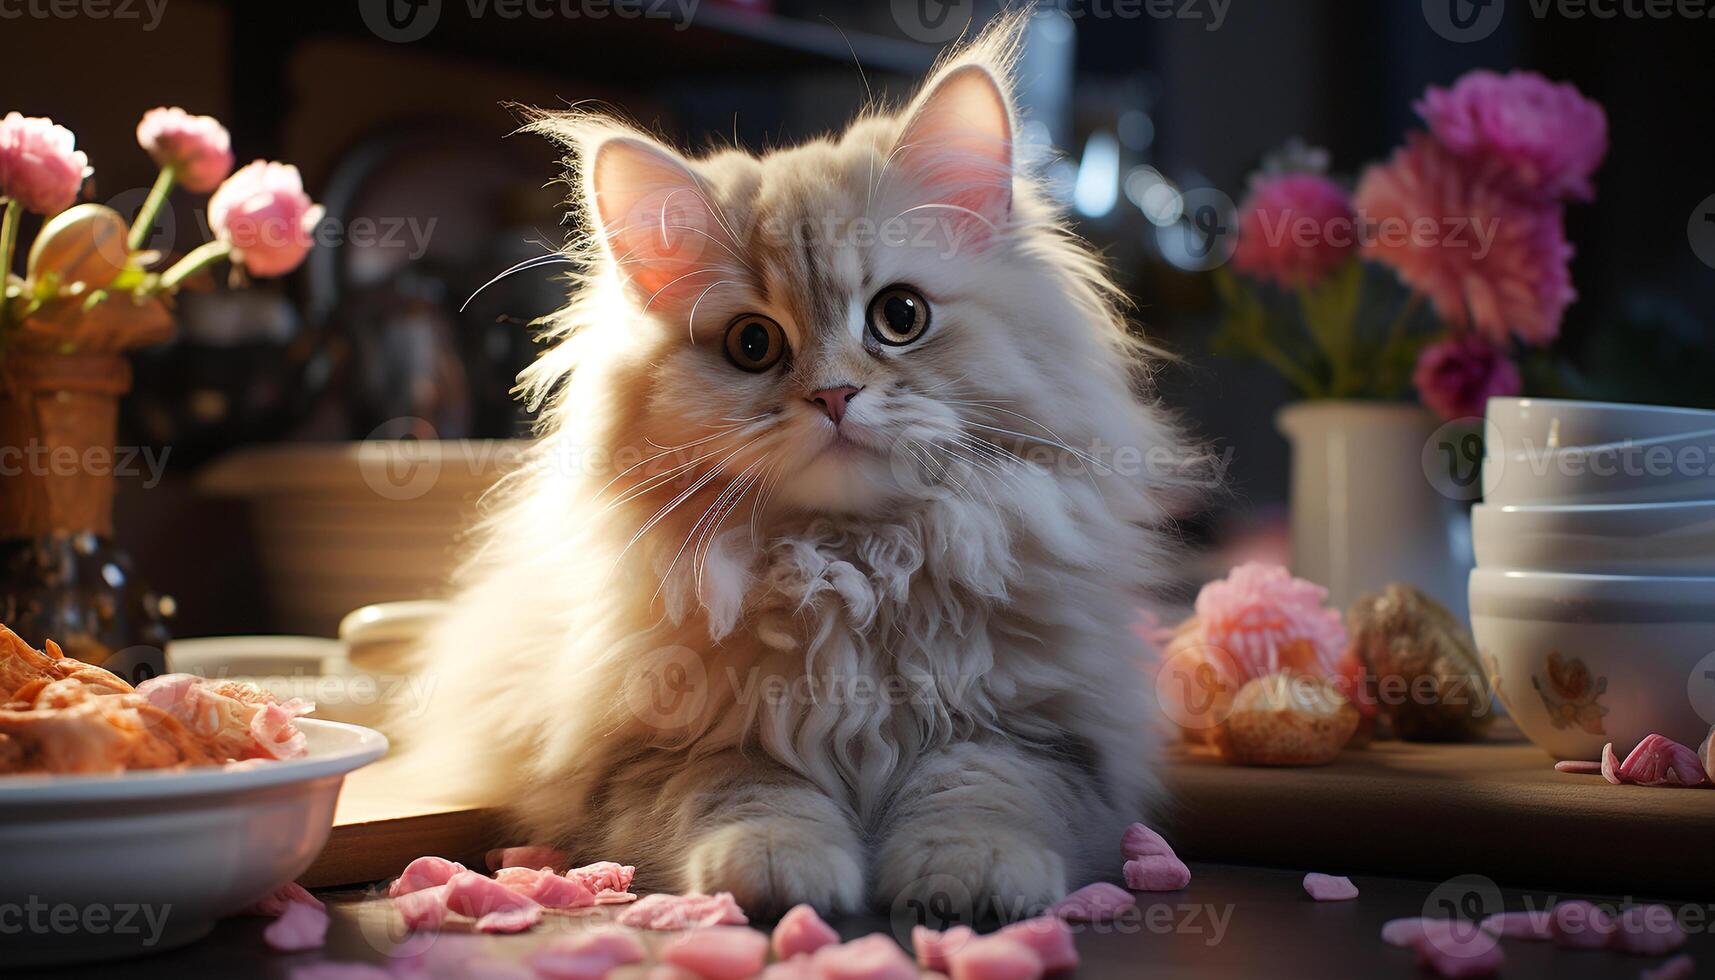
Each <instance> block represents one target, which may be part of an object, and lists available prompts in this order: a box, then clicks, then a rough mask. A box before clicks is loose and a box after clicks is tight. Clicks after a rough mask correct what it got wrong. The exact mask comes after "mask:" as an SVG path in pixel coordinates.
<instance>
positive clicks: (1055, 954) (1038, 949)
mask: <svg viewBox="0 0 1715 980" xmlns="http://www.w3.org/2000/svg"><path fill="white" fill-rule="evenodd" d="M995 935H997V936H1005V937H1006V938H1008V939H1013V940H1017V941H1018V942H1020V943H1023V944H1024V945H1026V946H1028V947H1030V949H1031V951H1032V952H1034V953H1035V954H1036V958H1037V959H1039V960H1041V961H1042V968H1043V969H1044V970H1046V971H1048V972H1049V973H1053V972H1054V971H1055V970H1070V969H1073V968H1075V967H1076V966H1077V965H1078V946H1077V944H1076V943H1075V942H1073V940H1072V927H1071V926H1068V925H1067V924H1066V923H1065V922H1064V921H1063V920H1061V919H1058V918H1055V917H1054V916H1052V915H1040V916H1037V917H1036V918H1034V919H1025V920H1023V921H1021V922H1014V923H1013V924H1012V925H1009V926H1003V927H1001V929H1000V930H999V931H998V932H996V933H995Z"/></svg>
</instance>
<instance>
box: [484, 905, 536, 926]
mask: <svg viewBox="0 0 1715 980" xmlns="http://www.w3.org/2000/svg"><path fill="white" fill-rule="evenodd" d="M541 921H542V906H540V905H537V904H536V903H535V902H531V903H530V904H529V905H523V906H519V907H518V908H511V909H496V910H494V911H493V912H490V913H488V914H487V915H484V916H481V917H479V918H478V919H477V920H476V925H474V926H472V927H471V928H473V929H475V930H476V931H477V932H523V931H525V930H526V929H531V928H533V927H535V925H536V923H538V922H541Z"/></svg>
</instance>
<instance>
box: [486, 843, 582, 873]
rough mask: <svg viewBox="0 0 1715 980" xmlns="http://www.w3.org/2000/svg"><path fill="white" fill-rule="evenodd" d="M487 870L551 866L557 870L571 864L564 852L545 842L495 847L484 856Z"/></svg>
mask: <svg viewBox="0 0 1715 980" xmlns="http://www.w3.org/2000/svg"><path fill="white" fill-rule="evenodd" d="M484 863H485V864H487V865H488V870H490V871H499V870H500V869H501V868H553V869H554V870H555V871H559V870H561V869H562V868H566V867H568V866H569V865H570V864H571V860H570V858H568V857H567V855H566V852H565V851H562V850H560V849H559V848H557V847H549V846H547V845H546V844H531V845H526V846H524V847H497V848H495V849H494V850H492V851H489V852H488V854H487V855H486V856H485V857H484Z"/></svg>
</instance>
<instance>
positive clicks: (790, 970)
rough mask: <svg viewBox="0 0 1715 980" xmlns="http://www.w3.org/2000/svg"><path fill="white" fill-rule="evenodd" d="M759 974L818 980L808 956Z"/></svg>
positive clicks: (768, 978)
mask: <svg viewBox="0 0 1715 980" xmlns="http://www.w3.org/2000/svg"><path fill="white" fill-rule="evenodd" d="M760 976H761V978H762V980H818V977H817V976H816V967H815V961H814V960H813V959H811V958H810V957H808V956H794V957H792V958H791V959H789V960H778V961H776V962H773V963H770V964H768V966H766V967H764V968H763V970H762V973H761V974H760ZM645 980H653V978H645Z"/></svg>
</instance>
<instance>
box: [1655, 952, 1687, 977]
mask: <svg viewBox="0 0 1715 980" xmlns="http://www.w3.org/2000/svg"><path fill="white" fill-rule="evenodd" d="M1696 975H1697V963H1696V962H1695V961H1694V960H1692V958H1691V957H1689V956H1687V955H1685V954H1683V953H1682V954H1680V955H1678V956H1675V957H1674V958H1673V959H1671V960H1668V961H1667V962H1666V963H1663V964H1662V965H1660V966H1658V967H1656V968H1655V969H1653V970H1645V971H1644V972H1643V974H1642V980H1691V978H1692V977H1693V976H1696Z"/></svg>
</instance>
